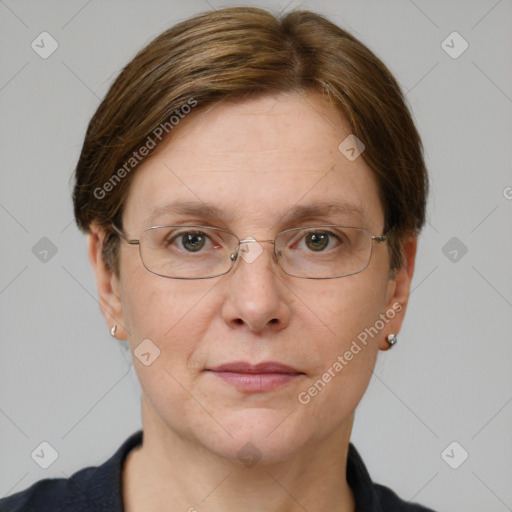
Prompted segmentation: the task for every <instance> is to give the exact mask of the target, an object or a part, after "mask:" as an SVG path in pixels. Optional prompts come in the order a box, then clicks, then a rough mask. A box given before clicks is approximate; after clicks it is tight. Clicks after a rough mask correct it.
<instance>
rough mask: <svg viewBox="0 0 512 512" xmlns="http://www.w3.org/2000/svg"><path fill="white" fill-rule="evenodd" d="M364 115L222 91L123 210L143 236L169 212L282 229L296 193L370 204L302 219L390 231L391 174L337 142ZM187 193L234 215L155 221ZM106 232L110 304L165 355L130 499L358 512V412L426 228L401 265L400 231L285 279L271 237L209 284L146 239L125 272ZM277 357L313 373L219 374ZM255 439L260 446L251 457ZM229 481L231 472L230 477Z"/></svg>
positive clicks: (301, 201) (142, 375) (151, 379)
mask: <svg viewBox="0 0 512 512" xmlns="http://www.w3.org/2000/svg"><path fill="white" fill-rule="evenodd" d="M349 134H350V128H349V126H348V124H347V123H346V122H345V121H344V120H343V119H342V118H341V116H340V115H339V114H338V113H337V112H336V111H335V110H334V109H333V108H332V107H331V106H330V104H329V103H328V101H327V100H326V99H324V98H323V97H322V96H321V95H320V94H318V93H316V92H307V93H301V94H299V93H289V94H281V95H275V96H266V97H261V98H258V99H250V100H245V101H241V102H226V101H224V102H221V103H218V104H216V105H215V106H214V107H213V108H208V109H207V110H205V111H200V112H196V113H194V114H192V115H190V116H189V117H188V118H186V119H184V120H183V121H181V123H180V125H179V126H178V127H177V128H176V129H175V131H174V132H173V133H172V135H173V138H172V140H171V141H170V142H168V143H166V144H165V145H161V146H160V147H159V148H158V149H157V151H156V153H154V155H153V156H152V157H151V158H150V159H148V160H147V161H146V162H144V164H143V165H142V166H141V167H139V169H137V173H136V175H135V176H134V177H133V182H132V184H131V189H130V194H129V197H128V200H127V203H126V208H125V211H124V217H123V228H124V231H125V233H126V234H127V236H128V237H129V238H138V237H139V235H140V233H141V232H142V230H143V229H145V228H148V227H150V226H152V225H158V224H166V223H172V222H174V221H178V220H179V221H188V222H190V223H198V224H202V223H206V224H211V225H216V226H218V227H222V228H226V229H229V230H230V231H232V232H233V233H235V234H236V235H237V236H238V237H239V238H240V239H242V238H245V237H249V236H252V237H254V238H256V239H258V240H260V239H261V240H267V239H272V238H274V236H275V235H276V234H277V233H278V232H279V231H281V230H283V229H286V228H291V227H298V225H297V224H296V223H293V222H286V223H285V222H284V220H283V218H284V214H285V213H286V212H288V211H289V210H291V209H292V208H293V207H295V206H297V205H306V204H309V203H312V202H324V201H325V202H326V201H345V202H348V203H351V204H353V205H356V206H357V207H359V208H360V209H361V210H362V212H363V216H362V217H361V216H358V215H354V214H350V215H347V214H344V215H341V216H339V215H338V216H335V217H324V216H323V217H314V218H310V219H307V220H303V221H301V225H303V226H310V225H319V224H321V223H322V222H324V223H340V224H349V225H353V226H358V227H365V228H367V229H368V230H369V231H370V232H371V233H372V234H374V235H380V234H381V233H382V229H383V225H384V214H383V209H382V205H381V203H380V201H379V198H378V190H377V185H376V182H375V180H374V178H373V175H372V172H371V170H370V168H369V167H368V166H367V165H366V163H365V161H364V159H363V158H362V157H360V158H357V159H356V160H355V161H353V162H351V161H349V160H348V159H347V158H345V157H344V156H343V155H342V154H341V153H340V152H339V151H338V145H339V144H340V142H341V141H343V140H344V139H345V138H346V137H347V136H348V135H349ZM176 199H181V200H187V201H198V202H205V203H208V204H213V205H215V206H216V207H217V208H219V209H220V210H222V214H221V216H220V217H216V218H204V217H203V216H200V215H193V216H191V215H187V216H183V215H181V216H176V215H175V214H164V215H159V216H156V217H155V216H153V217H152V216H151V213H152V210H153V209H154V208H157V207H161V206H163V205H165V204H167V203H169V202H171V201H174V200H176ZM103 238H104V234H103V233H102V231H101V230H100V229H98V227H97V226H92V229H91V234H90V235H89V255H90V260H91V264H92V266H93V268H94V271H95V274H96V278H97V285H98V290H99V296H100V304H101V308H102V311H103V313H104V315H105V318H106V321H107V325H108V327H109V328H110V327H111V326H112V325H113V324H116V325H117V331H116V337H117V338H118V339H122V340H127V341H126V342H128V343H130V346H131V349H132V351H133V350H134V349H135V348H136V347H137V346H138V345H139V344H140V343H141V341H142V340H144V339H147V338H149V339H151V340H152V341H153V343H155V345H157V346H158V348H159V349H160V351H161V353H160V356H159V357H158V358H157V359H156V360H155V361H154V362H153V363H152V364H151V365H149V366H144V365H143V364H142V363H141V362H140V361H139V360H138V359H137V358H134V365H135V370H136V372H137V376H138V379H139V381H140V383H141V388H142V392H143V395H142V416H143V418H142V420H143V430H144V444H143V447H142V448H140V449H138V450H134V451H132V452H131V454H130V455H129V457H128V459H127V461H126V463H125V466H124V474H123V499H124V501H125V507H126V510H127V511H131V510H146V511H153V510H155V511H156V510H189V509H191V508H192V507H195V508H196V509H197V510H201V511H217V510H219V511H220V510H237V509H240V510H248V511H251V510H255V511H256V510H258V511H261V510H266V511H273V510H279V511H295V510H303V508H302V507H304V508H305V509H307V510H308V511H310V512H313V511H317V510H318V511H319V510H340V511H353V510H355V505H354V500H353V496H352V493H351V491H350V488H349V487H348V485H347V483H346V481H345V479H344V475H345V468H346V457H347V449H348V443H349V440H350V434H351V429H352V424H353V419H354V411H355V409H356V406H357V404H358V403H359V401H360V400H361V398H362V396H363V394H364V392H365V390H366V388H367V386H368V383H369V380H370V377H371V374H372V370H373V368H374V365H375V361H376V357H377V354H378V350H379V349H380V350H387V349H388V348H389V345H388V343H387V341H386V336H387V335H388V334H390V333H398V332H399V331H400V327H401V324H402V320H403V316H404V313H405V310H406V304H407V297H408V294H409V288H410V283H411V279H412V275H413V270H414V257H415V253H416V237H415V236H414V235H411V236H410V237H409V238H408V239H407V240H406V243H405V259H404V265H403V267H402V268H401V269H399V270H398V271H397V272H396V273H395V275H394V277H393V279H390V278H389V255H388V248H387V244H386V243H384V244H376V243H375V244H374V246H373V253H372V258H371V261H370V264H369V266H368V268H366V270H364V271H363V272H361V273H359V274H356V275H353V276H349V277H344V278H341V279H331V280H306V279H298V278H295V277H291V276H288V275H286V274H285V273H283V272H282V271H281V269H280V268H279V266H278V265H277V264H276V263H275V261H274V259H273V256H272V246H271V245H270V244H261V247H262V248H263V253H262V254H260V256H259V257H257V258H256V259H255V260H254V261H253V262H252V263H247V262H246V261H243V260H240V261H239V262H238V263H237V265H236V267H235V268H234V269H233V270H232V271H231V272H230V273H228V274H227V275H225V276H222V277H217V278H213V279H206V280H191V281H187V280H176V279H165V278H162V277H159V276H156V275H154V274H152V273H150V272H148V271H147V270H146V269H145V268H144V266H143V265H142V262H141V259H140V256H139V252H138V250H137V247H133V246H130V245H128V244H126V243H124V242H123V243H122V244H121V252H120V275H119V278H117V277H116V276H115V275H114V273H112V272H110V271H109V270H108V269H106V268H105V266H104V264H103V262H102V259H101V244H102V242H103ZM396 303H399V304H401V310H400V312H398V313H396V315H395V316H394V318H393V319H391V320H389V322H388V323H386V324H385V327H384V328H383V329H382V330H381V331H380V332H379V334H378V335H377V336H375V337H374V338H373V339H369V342H368V344H367V345H366V346H365V347H363V348H362V350H361V351H360V352H359V353H358V354H357V355H354V357H353V359H352V360H351V361H350V362H348V364H347V365H346V366H344V368H343V370H342V371H341V372H339V373H337V374H336V377H334V378H332V379H331V381H330V382H329V383H328V384H327V385H326V386H325V388H323V389H322V391H321V392H319V393H318V394H317V396H315V397H313V398H312V399H311V401H310V402H309V403H308V404H306V405H303V404H301V403H300V402H299V401H298V394H299V393H300V392H303V391H305V390H307V389H308V388H309V387H310V386H312V385H313V384H314V383H315V381H317V380H318V379H319V378H321V377H322V374H324V373H325V372H326V371H327V369H328V368H329V367H331V366H332V365H333V364H334V363H335V361H336V360H337V358H338V356H340V355H343V354H344V353H345V352H346V351H347V350H348V349H349V348H350V346H351V344H352V342H353V340H356V339H357V336H358V334H359V333H361V332H362V331H363V330H364V329H365V328H367V327H370V326H373V325H374V324H375V322H376V320H378V319H379V315H380V314H383V313H385V312H386V311H387V310H389V309H390V308H392V306H393V304H396ZM232 361H247V362H250V363H254V364H256V363H259V362H262V361H277V362H280V363H283V364H287V365H289V366H292V367H294V368H296V369H298V370H299V371H300V372H303V373H304V375H302V376H300V377H298V378H296V379H294V380H292V381H291V382H289V383H287V384H284V385H282V386H280V387H278V388H277V389H273V390H271V391H266V392H259V393H246V392H241V391H239V390H237V389H235V388H234V387H233V386H231V385H229V384H227V383H225V382H224V381H222V380H221V379H219V378H218V377H216V376H215V375H214V374H213V373H212V372H209V371H205V370H206V369H208V368H211V367H213V366H215V365H219V364H223V363H227V362H232ZM247 443H252V445H253V446H255V447H256V448H257V453H258V454H259V456H261V459H260V460H259V461H258V463H257V464H256V465H254V466H253V467H247V466H245V465H244V464H242V463H241V462H240V460H239V459H238V458H237V453H238V452H239V450H240V449H242V447H244V446H245V445H246V444H247ZM221 482H222V483H221Z"/></svg>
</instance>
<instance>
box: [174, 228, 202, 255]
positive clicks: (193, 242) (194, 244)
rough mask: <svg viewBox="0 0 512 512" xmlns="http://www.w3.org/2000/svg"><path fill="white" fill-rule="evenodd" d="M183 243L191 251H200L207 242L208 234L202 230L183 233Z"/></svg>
mask: <svg viewBox="0 0 512 512" xmlns="http://www.w3.org/2000/svg"><path fill="white" fill-rule="evenodd" d="M180 241H181V244H182V246H183V247H184V248H185V250H187V251H189V252H197V251H200V250H201V249H202V248H203V247H204V245H205V244H206V235H205V234H204V233H201V232H197V233H184V234H183V235H181V239H180Z"/></svg>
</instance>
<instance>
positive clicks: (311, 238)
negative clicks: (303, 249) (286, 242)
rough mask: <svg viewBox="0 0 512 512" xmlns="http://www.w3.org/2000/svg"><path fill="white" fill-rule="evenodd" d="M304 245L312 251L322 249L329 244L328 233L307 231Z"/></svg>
mask: <svg viewBox="0 0 512 512" xmlns="http://www.w3.org/2000/svg"><path fill="white" fill-rule="evenodd" d="M305 241H306V246H307V247H308V249H311V250H312V251H323V250H324V249H325V248H326V247H327V246H328V245H329V234H328V233H325V232H323V233H322V232H313V233H308V234H307V235H306V236H305Z"/></svg>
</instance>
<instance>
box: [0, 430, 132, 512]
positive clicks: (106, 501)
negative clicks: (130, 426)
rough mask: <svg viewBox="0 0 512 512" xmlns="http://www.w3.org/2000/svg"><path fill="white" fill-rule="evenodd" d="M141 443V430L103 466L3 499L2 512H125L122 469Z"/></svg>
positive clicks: (46, 481) (0, 502)
mask: <svg viewBox="0 0 512 512" xmlns="http://www.w3.org/2000/svg"><path fill="white" fill-rule="evenodd" d="M141 443H142V431H141V430H139V431H138V432H135V433H134V434H132V435H131V436H130V437H129V438H128V439H127V440H126V441H124V443H123V444H122V445H121V446H120V447H119V448H118V450H117V451H116V452H115V453H114V454H113V455H112V456H111V457H110V459H108V460H107V461H106V462H104V463H103V464H101V465H100V466H89V467H86V468H83V469H80V470H79V471H77V472H75V473H73V475H71V476H70V477H69V478H45V479H44V480H39V481H38V482H35V483H34V484H32V485H31V486H30V487H28V488H27V489H24V490H23V491H20V492H17V493H15V494H12V495H10V496H7V497H6V498H2V499H0V512H59V511H62V512H122V510H123V508H122V494H121V493H122V489H121V474H122V466H123V463H124V460H125V459H126V457H127V455H128V453H129V452H130V450H131V449H132V448H134V447H135V446H138V445H139V444H141Z"/></svg>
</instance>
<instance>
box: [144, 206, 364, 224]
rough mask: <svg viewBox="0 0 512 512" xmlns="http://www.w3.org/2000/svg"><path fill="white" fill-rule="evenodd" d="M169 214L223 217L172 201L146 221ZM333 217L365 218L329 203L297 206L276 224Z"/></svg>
mask: <svg viewBox="0 0 512 512" xmlns="http://www.w3.org/2000/svg"><path fill="white" fill-rule="evenodd" d="M170 213H172V214H178V215H192V216H198V217H203V218H206V219H209V220H212V219H217V220H223V218H224V217H225V212H224V210H221V209H220V208H217V207H216V206H214V205H211V204H207V203H204V202H201V201H174V202H172V203H169V204H166V205H164V206H159V207H157V208H153V209H152V210H151V212H150V213H149V215H148V217H147V220H151V219H154V218H156V217H158V216H160V215H164V214H170ZM333 215H349V216H352V217H353V216H357V217H359V218H360V219H362V220H363V219H365V218H366V216H365V214H364V211H363V210H362V209H361V208H360V207H358V206H356V205H355V204H351V203H347V202H345V201H330V202H314V203H310V204H307V205H297V206H295V207H293V208H291V209H290V210H289V211H287V212H286V213H285V214H284V215H283V216H282V217H281V219H280V220H279V221H278V222H279V223H280V224H289V223H292V222H301V221H304V220H307V219H313V218H318V217H328V216H333Z"/></svg>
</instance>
